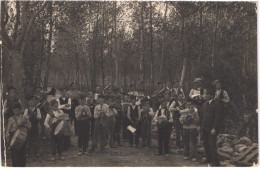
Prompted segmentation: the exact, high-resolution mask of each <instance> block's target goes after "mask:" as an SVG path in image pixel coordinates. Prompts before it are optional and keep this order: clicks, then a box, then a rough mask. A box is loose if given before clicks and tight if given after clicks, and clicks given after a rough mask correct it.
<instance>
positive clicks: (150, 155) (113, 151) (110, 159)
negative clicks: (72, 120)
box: [3, 136, 206, 167]
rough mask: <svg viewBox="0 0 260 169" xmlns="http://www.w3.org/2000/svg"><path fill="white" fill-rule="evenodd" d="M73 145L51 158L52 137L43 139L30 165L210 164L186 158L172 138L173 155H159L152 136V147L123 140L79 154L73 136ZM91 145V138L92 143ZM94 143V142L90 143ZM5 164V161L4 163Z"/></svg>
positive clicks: (9, 164)
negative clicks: (138, 145) (61, 157)
mask: <svg viewBox="0 0 260 169" xmlns="http://www.w3.org/2000/svg"><path fill="white" fill-rule="evenodd" d="M71 139H72V144H73V146H72V147H70V148H69V150H68V151H65V152H64V153H63V156H64V157H65V160H64V161H61V160H55V161H50V153H49V145H50V144H49V142H48V140H43V139H39V147H40V155H41V156H40V157H38V158H36V157H30V156H29V157H28V158H27V166H28V167H65V166H66V167H68V166H70V167H91V166H95V167H98V166H100V167H104V166H109V167H112V166H130V167H134V166H147V167H148V166H174V167H178V166H196V167H198V166H202V167H203V166H204V167H205V166H206V165H205V164H200V161H201V160H200V156H199V155H198V159H199V160H198V161H197V162H192V161H191V160H183V153H182V152H181V153H177V152H176V149H175V148H174V143H173V142H172V143H171V145H172V149H171V152H172V153H171V155H170V156H169V157H166V156H157V155H155V154H156V153H157V151H158V146H157V140H156V139H153V140H152V146H151V148H148V147H144V148H143V147H129V146H128V142H126V141H123V142H122V144H123V146H122V147H117V148H110V147H109V146H107V148H106V150H105V151H104V152H102V153H101V152H100V150H99V149H97V150H96V152H94V153H88V154H87V155H81V156H78V155H77V150H78V149H77V137H76V136H73V137H72V138H71ZM89 145H91V139H90V144H89ZM89 147H90V146H89ZM7 154H8V157H7V166H11V160H10V154H9V152H8V153H7ZM3 165H4V164H3Z"/></svg>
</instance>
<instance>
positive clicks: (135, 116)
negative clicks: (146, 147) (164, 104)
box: [127, 95, 141, 147]
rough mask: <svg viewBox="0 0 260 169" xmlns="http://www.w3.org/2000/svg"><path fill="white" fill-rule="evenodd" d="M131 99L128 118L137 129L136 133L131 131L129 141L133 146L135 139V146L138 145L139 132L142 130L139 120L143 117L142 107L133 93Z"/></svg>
mask: <svg viewBox="0 0 260 169" xmlns="http://www.w3.org/2000/svg"><path fill="white" fill-rule="evenodd" d="M130 100H131V106H129V107H128V111H127V118H128V121H129V123H128V124H129V125H130V126H132V127H134V128H135V129H136V131H135V132H134V133H132V132H129V143H130V147H132V146H133V142H134V139H135V146H137V147H138V145H139V132H140V125H139V122H140V118H141V109H140V107H139V106H137V105H136V96H134V95H131V96H130Z"/></svg>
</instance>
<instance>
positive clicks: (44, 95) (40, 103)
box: [35, 88, 56, 109]
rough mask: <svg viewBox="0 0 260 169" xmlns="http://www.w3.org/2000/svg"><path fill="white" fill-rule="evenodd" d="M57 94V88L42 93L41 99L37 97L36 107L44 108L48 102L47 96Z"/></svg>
mask: <svg viewBox="0 0 260 169" xmlns="http://www.w3.org/2000/svg"><path fill="white" fill-rule="evenodd" d="M55 94H56V89H55V88H52V89H51V90H50V91H47V92H41V93H40V97H37V99H36V103H35V107H36V108H39V109H40V108H42V107H43V106H44V105H45V103H46V102H47V96H48V95H53V96H54V95H55Z"/></svg>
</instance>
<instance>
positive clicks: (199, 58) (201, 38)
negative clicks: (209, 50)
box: [197, 4, 204, 65]
mask: <svg viewBox="0 0 260 169" xmlns="http://www.w3.org/2000/svg"><path fill="white" fill-rule="evenodd" d="M201 5H203V4H201ZM202 11H203V7H202V8H201V9H200V11H199V14H200V33H199V34H200V54H199V55H198V60H197V64H198V65H199V64H200V61H201V57H202V52H203V46H204V45H203V36H202V33H203V32H202V17H203V14H202Z"/></svg>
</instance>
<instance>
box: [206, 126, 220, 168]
mask: <svg viewBox="0 0 260 169" xmlns="http://www.w3.org/2000/svg"><path fill="white" fill-rule="evenodd" d="M203 146H204V149H205V154H206V160H207V161H208V162H211V163H212V164H213V165H214V166H219V159H218V152H217V135H216V134H215V135H211V134H210V133H208V132H206V131H204V132H203Z"/></svg>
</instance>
